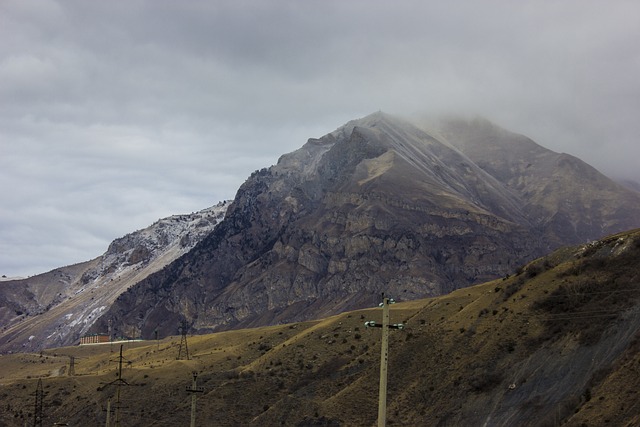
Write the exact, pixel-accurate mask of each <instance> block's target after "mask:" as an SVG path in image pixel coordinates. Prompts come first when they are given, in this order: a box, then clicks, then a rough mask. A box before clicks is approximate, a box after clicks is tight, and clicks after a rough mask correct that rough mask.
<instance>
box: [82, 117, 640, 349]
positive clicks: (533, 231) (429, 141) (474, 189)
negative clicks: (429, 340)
mask: <svg viewBox="0 0 640 427" xmlns="http://www.w3.org/2000/svg"><path fill="white" fill-rule="evenodd" d="M439 132H440V133H439V134H440V135H441V136H442V137H439V138H436V137H433V136H432V135H431V134H430V133H427V132H426V131H424V130H421V129H419V128H418V127H416V126H413V125H411V124H409V123H406V122H403V121H401V120H398V119H396V118H393V117H390V116H388V115H385V114H381V113H378V114H374V115H371V116H368V117H366V118H364V119H361V120H358V121H354V122H350V123H348V124H347V125H345V126H343V127H342V128H340V129H338V130H336V131H335V132H333V133H331V134H329V135H326V136H324V137H322V138H320V139H310V140H309V141H308V142H307V143H306V144H305V145H304V146H303V147H302V148H300V149H299V150H297V151H295V152H293V153H290V154H287V155H284V156H282V157H281V158H280V160H279V161H278V164H277V165H275V166H272V167H271V168H269V169H263V170H261V171H257V172H255V173H254V174H252V175H251V177H250V178H249V179H248V180H247V181H246V182H245V183H244V184H243V185H242V186H241V187H240V189H239V190H238V192H237V195H236V198H235V200H234V202H233V203H232V205H231V206H230V207H229V209H228V211H227V214H226V217H225V219H224V221H223V222H221V223H220V224H219V225H218V227H217V228H216V229H215V230H214V231H213V232H212V233H211V234H210V235H209V236H208V237H206V238H205V239H204V240H203V241H201V242H200V243H199V244H198V245H197V246H196V247H195V248H194V249H193V250H191V251H190V252H188V253H187V254H185V255H184V256H182V257H181V258H180V259H178V260H176V261H175V262H173V263H172V264H170V265H168V266H167V267H165V268H164V269H163V270H161V271H159V272H158V273H156V274H154V275H151V276H149V277H148V278H147V279H145V280H143V281H141V282H140V283H138V284H137V285H135V286H133V287H131V288H130V289H129V290H128V291H127V292H125V293H123V294H122V295H120V297H119V298H118V299H117V300H116V302H115V303H114V304H113V306H112V307H111V309H110V310H109V311H108V312H107V313H106V314H105V315H104V316H103V317H102V318H101V319H100V320H99V321H98V322H97V323H96V324H95V325H94V330H96V331H98V330H105V328H106V324H107V322H108V321H109V320H111V321H112V323H113V325H114V327H115V332H116V333H117V331H118V330H119V331H125V330H127V329H130V328H135V329H137V330H138V331H139V332H140V334H141V335H142V336H143V337H152V336H153V333H154V331H158V332H159V333H161V334H175V333H176V332H177V326H178V325H179V323H180V320H182V319H186V320H187V321H188V322H190V324H191V325H192V328H193V330H194V331H200V332H206V331H211V330H216V329H225V328H233V327H241V326H242V327H246V326H258V325H265V324H273V323H278V322H291V321H300V320H304V319H309V318H317V317H323V316H327V315H330V314H334V313H337V312H341V311H344V310H347V309H354V308H360V307H366V306H370V305H375V304H377V302H378V301H379V296H380V293H381V292H385V293H386V294H388V295H393V296H394V297H395V298H399V299H405V300H406V299H414V298H419V297H425V296H432V295H438V294H442V293H446V292H450V291H452V290H454V289H457V288H461V287H465V286H469V285H470V284H473V283H478V282H481V281H485V280H488V279H492V278H496V277H500V276H504V275H505V274H508V273H510V272H512V271H513V270H514V269H515V267H516V266H518V265H520V264H522V263H523V262H525V261H527V260H531V259H533V258H535V257H537V256H540V255H542V254H544V253H546V252H547V251H549V250H550V249H552V248H555V247H558V246H560V245H566V244H570V243H577V242H583V241H586V240H589V239H594V238H597V237H600V236H602V235H604V234H607V233H612V232H615V231H619V230H623V229H628V228H632V227H633V226H638V225H640V215H638V214H640V195H639V194H638V193H636V192H633V191H631V190H626V189H624V188H622V187H621V186H619V185H617V184H615V183H613V182H612V181H610V180H609V179H607V178H606V177H604V176H602V175H601V174H599V173H598V172H597V171H595V169H593V168H591V167H590V166H588V165H586V164H584V163H583V162H581V161H580V160H578V159H576V158H573V157H571V156H568V155H565V154H557V153H554V152H552V151H549V150H546V149H544V148H542V147H540V146H538V145H537V144H535V143H533V141H530V140H528V139H527V138H524V137H521V136H518V135H514V134H511V133H509V132H506V131H503V130H500V129H499V128H497V127H495V126H494V125H491V124H488V123H486V122H471V123H468V122H448V123H446V125H445V126H444V127H443V128H442V129H440V130H439ZM434 135H435V133H434Z"/></svg>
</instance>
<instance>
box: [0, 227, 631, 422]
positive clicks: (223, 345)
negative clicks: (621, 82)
mask: <svg viewBox="0 0 640 427" xmlns="http://www.w3.org/2000/svg"><path fill="white" fill-rule="evenodd" d="M639 263H640V229H638V230H634V231H630V232H625V233H620V234H616V235H612V236H608V237H606V238H604V239H601V240H597V241H592V242H590V243H586V244H581V245H577V246H573V247H564V248H562V249H559V250H557V251H555V252H553V253H551V254H549V255H548V256H545V257H542V258H539V259H535V260H533V261H531V262H530V263H528V264H526V265H523V266H521V268H519V269H518V270H517V272H516V274H512V275H510V276H508V277H503V278H500V279H497V280H494V281H491V282H487V283H483V284H480V285H475V286H471V287H468V288H465V289H460V290H457V291H454V292H452V293H450V294H447V295H443V296H438V297H434V298H429V299H420V300H413V301H398V303H397V304H393V305H391V306H390V317H391V322H392V323H398V322H402V323H403V324H404V325H405V328H404V329H403V330H393V331H390V334H389V335H390V336H389V354H388V368H389V372H388V397H387V420H388V425H402V426H449V425H456V426H480V425H486V426H497V427H501V426H505V427H506V426H515V425H517V426H523V427H528V426H536V427H539V426H554V425H563V426H569V427H580V426H585V425H589V426H602V425H612V426H636V425H638V421H639V420H640V406H639V405H637V394H638V390H637V388H638V387H637V386H638V383H639V382H640V370H639V369H638V365H639V364H640V334H639V331H640V287H639V286H638V285H639V284H638V264H639ZM381 315H382V313H381V309H380V308H378V307H375V308H368V309H364V310H358V311H352V312H345V313H342V314H340V315H336V316H333V317H329V318H326V319H319V320H314V321H308V322H304V323H293V324H288V325H276V326H270V327H260V328H254V329H245V330H234V331H225V332H219V333H215V334H211V335H201V336H188V337H187V343H188V349H189V352H190V357H189V359H190V360H176V357H177V355H178V354H179V351H180V350H179V343H180V341H181V340H180V337H176V336H173V337H167V338H166V339H162V340H159V341H147V342H124V343H113V344H111V345H109V344H107V345H93V346H74V347H67V348H59V349H53V350H49V351H45V352H43V353H40V354H17V355H4V356H2V363H0V395H2V396H3V401H2V409H3V410H2V411H0V424H1V425H6V426H22V425H24V424H26V423H27V422H29V424H31V421H32V420H33V411H34V401H35V396H34V392H35V391H36V390H37V384H38V381H39V380H40V381H42V390H43V392H44V393H43V398H42V415H43V421H44V424H48V425H51V424H53V423H54V422H55V423H68V424H69V425H79V424H90V425H104V424H105V419H106V416H107V415H106V412H105V410H106V408H107V402H108V401H109V399H110V403H111V410H112V411H116V408H121V409H120V412H119V414H120V417H121V419H122V423H123V424H125V421H126V425H130V426H148V425H155V426H173V425H180V424H187V423H188V420H189V416H190V410H191V398H192V395H193V394H194V393H189V392H187V391H186V390H185V389H186V388H191V387H192V381H193V373H194V372H195V373H196V374H197V387H201V390H202V392H201V393H195V395H196V397H197V402H196V421H197V423H199V424H202V425H205V424H206V425H209V424H215V425H218V426H237V425H242V426H275V425H286V426H364V425H366V426H369V425H375V422H376V416H377V405H378V384H379V372H380V369H379V367H380V341H381V340H380V337H381V334H380V329H378V328H366V327H365V326H364V323H365V321H368V320H374V321H380V319H381ZM120 345H122V346H123V347H122V348H123V353H122V356H123V360H124V362H125V363H123V364H122V366H123V369H122V376H121V379H122V380H124V383H122V382H118V381H117V379H118V378H120V377H119V376H118V375H117V372H118V363H117V361H118V359H119V357H118V350H119V348H120ZM183 350H184V347H183ZM70 356H73V357H75V375H74V376H70V375H68V373H69V366H70V362H69V360H70ZM185 359H186V358H185ZM118 384H124V385H123V386H122V387H118ZM117 389H118V390H119V391H117ZM117 393H118V394H119V396H120V397H119V398H118V397H116V394H117ZM118 399H119V401H120V404H118V403H117V402H118ZM115 418H116V415H115V413H112V415H111V420H112V421H113V420H114V419H115Z"/></svg>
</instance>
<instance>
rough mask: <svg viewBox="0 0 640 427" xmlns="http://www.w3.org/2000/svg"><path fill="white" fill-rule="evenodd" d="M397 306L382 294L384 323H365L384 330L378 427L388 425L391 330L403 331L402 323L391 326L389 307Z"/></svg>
mask: <svg viewBox="0 0 640 427" xmlns="http://www.w3.org/2000/svg"><path fill="white" fill-rule="evenodd" d="M390 304H395V301H394V300H393V299H391V298H385V296H384V294H382V303H381V304H380V307H382V323H376V322H375V321H373V320H369V321H368V322H365V324H364V325H365V326H366V327H374V328H382V345H381V348H380V389H379V393H378V427H385V426H386V425H387V367H388V365H389V329H403V328H404V325H403V324H402V323H395V324H393V325H391V324H389V305H390Z"/></svg>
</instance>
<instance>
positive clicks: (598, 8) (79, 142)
mask: <svg viewBox="0 0 640 427" xmlns="http://www.w3.org/2000/svg"><path fill="white" fill-rule="evenodd" d="M639 9H640V6H638V4H637V3H636V2H632V1H612V2H600V1H584V0H580V1H578V0H573V1H565V2H552V1H542V2H540V1H522V2H507V1H499V0H486V1H459V2H458V1H457V2H437V1H417V0H415V1H411V0H404V1H403V0H401V1H398V2H387V1H370V0H366V1H365V0H351V1H348V2H345V1H337V0H335V1H334V0H329V1H323V2H294V1H286V0H275V1H271V2H263V1H257V0H256V1H246V0H245V1H234V2H225V1H199V0H194V1H189V2H173V1H168V0H159V1H155V0H154V1H150V0H134V1H127V2H86V1H81V0H77V1H73V0H72V1H64V2H63V1H54V0H48V1H47V0H23V1H19V2H1V3H0V98H1V99H2V103H0V150H1V153H2V160H3V163H4V164H3V168H2V169H0V182H1V183H2V189H3V190H4V191H3V199H2V200H3V201H2V204H1V205H0V206H1V208H0V274H7V275H14V274H22V275H26V274H34V273H37V272H41V271H43V269H50V268H53V267H56V266H60V265H63V264H68V263H71V262H79V261H83V260H87V259H90V258H92V257H94V256H97V255H98V254H100V253H101V252H103V251H104V249H106V246H107V245H108V243H109V241H110V240H111V239H113V238H116V237H119V236H121V235H123V234H125V233H127V232H130V231H133V230H135V229H136V228H140V227H143V226H146V225H148V224H150V223H151V222H153V221H155V220H156V219H158V218H160V217H161V216H166V215H169V214H174V213H181V212H190V211H194V210H198V209H202V208H205V207H208V206H210V205H212V204H214V203H216V202H217V201H219V200H221V199H223V198H229V197H232V196H233V194H234V193H235V190H236V189H237V187H238V186H239V185H240V184H241V183H242V182H244V180H245V179H246V177H247V176H248V175H249V174H250V173H251V172H252V171H253V170H255V169H260V168H262V167H267V166H269V165H271V164H273V163H275V161H276V160H277V158H278V157H279V156H280V155H281V154H283V153H285V152H289V151H291V150H293V149H295V148H297V147H299V146H300V145H302V144H303V143H304V142H305V141H306V139H307V138H309V137H318V136H321V135H323V134H324V133H327V132H330V131H332V130H333V129H335V128H336V127H338V126H340V125H341V124H343V123H344V122H346V121H348V120H351V119H354V118H357V117H360V116H363V115H365V114H368V113H371V112H373V111H376V110H380V109H381V110H384V111H387V112H390V113H396V114H411V113H419V112H426V113H438V112H460V113H465V114H468V113H478V114H482V115H484V116H486V117H488V118H490V119H492V120H494V121H496V122H497V123H498V124H500V125H503V126H504V127H507V128H509V129H511V130H513V131H516V132H520V133H524V134H526V135H528V136H530V137H532V138H533V139H534V140H536V141H537V142H539V143H541V144H543V145H545V146H547V147H549V148H551V149H554V150H556V151H565V152H569V153H571V154H574V155H577V156H578V157H581V158H583V159H584V160H586V161H588V162H589V163H591V164H593V165H594V166H596V167H598V168H599V169H601V170H602V171H604V172H606V173H609V174H612V175H616V174H617V175H620V176H626V177H633V178H635V179H640V176H638V172H637V161H636V160H635V159H637V158H638V156H639V155H640V152H638V151H640V148H639V147H640V145H639V144H637V135H638V134H640V123H638V120H637V117H638V112H639V111H640V101H639V100H640V83H639V82H638V80H637V77H636V76H638V75H640V69H639V68H640V46H639V45H638V43H637V40H639V39H640V27H639V26H638V25H637V24H636V17H637V16H638V12H640V10H639ZM55 247H59V248H60V250H53V249H50V248H55Z"/></svg>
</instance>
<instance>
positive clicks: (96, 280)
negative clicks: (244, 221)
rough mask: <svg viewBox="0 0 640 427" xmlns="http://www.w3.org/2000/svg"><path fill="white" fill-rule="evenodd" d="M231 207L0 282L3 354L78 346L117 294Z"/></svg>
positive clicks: (163, 224) (189, 244) (174, 220)
mask: <svg viewBox="0 0 640 427" xmlns="http://www.w3.org/2000/svg"><path fill="white" fill-rule="evenodd" d="M227 207H228V204H227V203H221V204H218V205H216V206H213V207H211V208H208V209H204V210H202V211H200V212H196V213H192V214H187V215H174V216H171V217H169V218H164V219H161V220H159V221H157V222H156V223H154V224H153V225H151V226H149V227H147V228H145V229H143V230H139V231H136V232H133V233H130V234H127V235H126V236H124V237H121V238H119V239H116V240H114V241H113V242H112V243H111V245H110V246H109V248H108V249H107V251H106V252H105V253H104V254H103V255H102V256H100V257H98V258H96V259H94V260H91V261H88V262H85V263H80V264H77V265H73V266H69V267H62V268H59V269H56V270H53V271H51V272H48V273H45V274H40V275H37V276H34V277H31V278H28V279H24V280H16V281H7V282H2V283H0V324H2V331H1V332H0V351H1V352H7V351H36V350H39V349H42V348H45V347H53V346H61V345H71V344H75V343H77V341H78V339H79V338H80V336H82V335H83V334H84V333H86V332H87V331H88V329H89V328H90V327H91V325H93V323H94V322H95V321H96V319H98V317H99V316H100V315H101V314H103V313H104V312H105V311H106V310H107V309H108V308H109V307H110V306H111V304H112V303H113V301H115V299H116V298H117V297H118V295H120V294H121V293H122V292H124V291H126V290H127V289H128V288H129V287H131V286H133V285H135V284H136V283H138V282H139V281H141V280H143V279H144V278H145V277H147V276H148V275H149V274H151V273H153V272H155V271H158V270H160V269H162V268H164V267H165V266H166V265H167V264H170V263H171V262H172V261H174V260H176V259H177V258H178V257H180V256H181V255H183V254H185V253H186V252H188V251H189V250H190V249H192V248H193V246H194V245H195V244H196V243H197V242H199V241H200V240H202V239H203V238H204V236H206V235H208V234H209V233H210V232H211V230H212V229H213V228H214V227H215V226H216V225H217V223H218V222H220V221H221V220H222V218H223V217H224V213H225V211H226V209H227ZM123 332H127V333H131V332H135V330H130V329H128V330H126V331H123Z"/></svg>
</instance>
